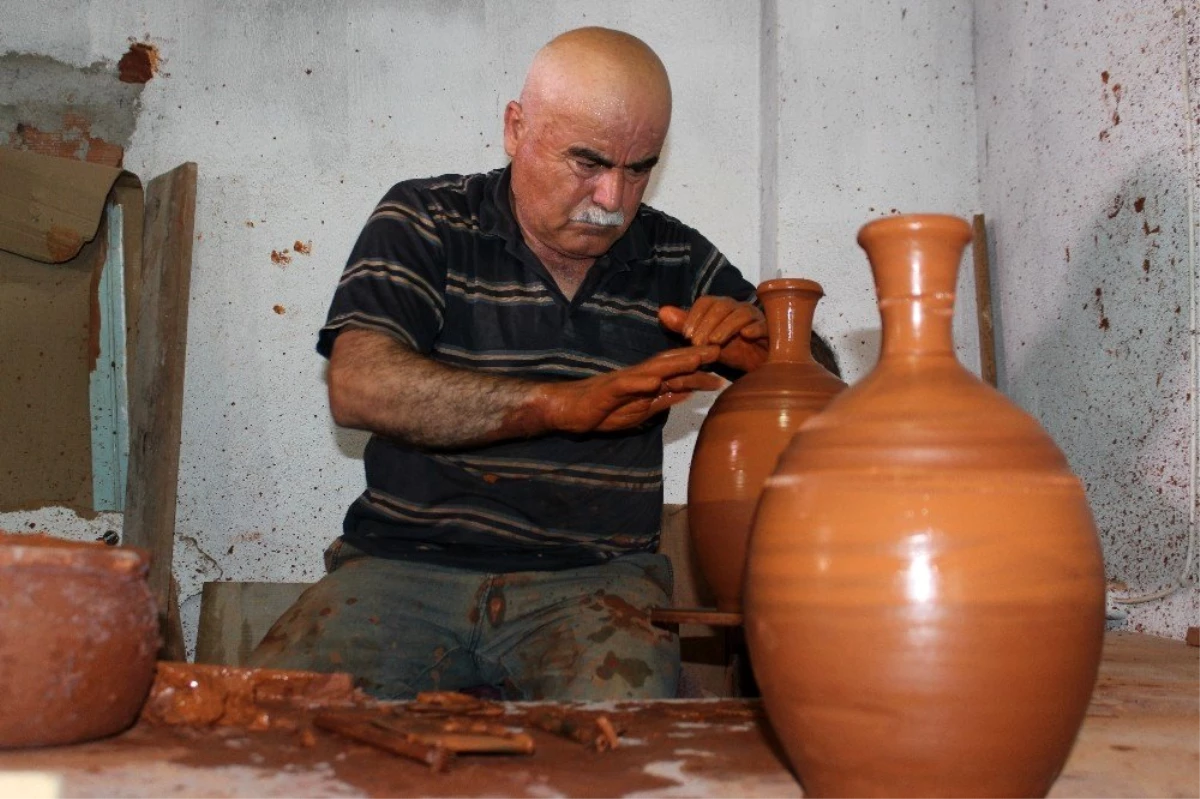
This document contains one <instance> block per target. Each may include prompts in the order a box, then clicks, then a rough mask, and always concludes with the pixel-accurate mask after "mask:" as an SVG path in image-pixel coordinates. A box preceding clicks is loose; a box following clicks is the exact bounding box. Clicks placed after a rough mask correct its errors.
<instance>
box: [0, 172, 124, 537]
mask: <svg viewBox="0 0 1200 799" xmlns="http://www.w3.org/2000/svg"><path fill="white" fill-rule="evenodd" d="M106 201H111V202H114V203H118V204H121V205H123V206H125V207H124V209H123V210H124V219H125V224H124V236H123V239H124V246H125V274H126V281H125V282H126V285H127V286H134V287H136V286H137V285H139V279H140V277H141V274H140V271H141V250H142V243H141V234H142V190H141V183H140V181H139V180H138V178H137V177H136V176H134V175H132V174H130V173H128V172H124V171H122V170H119V169H113V168H110V167H105V166H99V165H96V164H89V163H84V162H78V161H72V160H69V159H62V158H53V157H49V156H41V155H36V154H33V153H27V152H21V151H16V150H3V149H0V342H2V346H0V511H12V510H23V509H30V508H38V507H45V506H61V507H68V508H72V509H74V510H76V511H77V512H79V513H81V514H83V515H92V514H93V513H94V511H93V508H92V470H91V463H92V452H91V418H90V413H91V409H90V405H89V398H88V381H89V375H90V373H91V371H92V370H93V369H96V368H98V366H99V368H106V366H110V365H105V364H99V365H98V364H97V358H96V356H97V355H98V353H99V344H98V342H99V332H100V331H99V302H98V296H97V284H98V280H99V275H100V269H101V267H102V265H103V263H104V258H105V253H106V238H107V236H106V235H105V233H104V231H105V229H106V227H107V226H106V225H103V224H102V222H103V221H104V216H105V214H104V209H105V203H106ZM136 308H137V304H136V297H131V296H127V297H126V309H127V314H126V318H127V320H128V325H129V326H130V327H133V326H136V317H135V313H136ZM129 340H132V336H130V337H129Z"/></svg>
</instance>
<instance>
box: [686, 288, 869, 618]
mask: <svg viewBox="0 0 1200 799" xmlns="http://www.w3.org/2000/svg"><path fill="white" fill-rule="evenodd" d="M822 296H823V292H822V290H821V286H820V284H819V283H816V282H814V281H812V280H802V279H796V278H782V279H779V280H768V281H766V282H764V283H762V284H761V285H759V287H758V297H759V299H760V300H761V301H762V305H763V312H764V313H765V314H766V317H767V330H768V339H769V342H770V344H769V346H770V349H769V350H768V355H767V361H766V363H764V364H763V365H762V366H760V367H759V368H758V369H756V370H754V371H753V372H750V373H748V374H746V375H744V376H743V377H741V378H739V379H738V380H736V381H734V383H733V384H732V385H731V386H729V388H727V389H725V390H724V391H723V392H721V395H720V396H719V397H718V398H717V400H716V402H714V403H713V406H712V408H711V409H710V410H709V412H708V415H707V417H706V418H705V420H704V424H703V425H702V426H701V427H700V434H699V436H698V437H697V439H696V447H695V450H693V453H692V466H691V471H690V472H689V474H688V529H689V533H690V535H691V539H692V547H693V550H694V551H695V553H696V561H697V564H698V565H699V567H700V571H701V573H702V574H703V575H704V577H705V580H706V581H707V582H708V584H709V586H710V587H711V588H712V591H713V595H714V597H715V598H716V602H717V609H718V610H721V611H727V612H732V613H737V612H741V609H742V572H743V570H744V568H745V564H746V541H747V539H748V538H749V536H750V526H751V523H752V521H753V518H754V508H755V506H756V505H757V504H758V498H759V495H760V494H761V493H762V487H763V483H764V482H765V481H766V479H767V477H768V476H769V475H770V474H771V471H772V470H773V469H774V468H775V462H776V461H777V460H778V459H779V454H780V453H781V452H782V451H783V448H784V446H786V445H787V442H788V440H789V439H790V438H791V437H792V434H793V433H794V432H796V430H798V429H799V428H800V425H801V424H803V423H804V422H805V421H806V420H807V419H808V418H809V417H810V416H812V415H813V414H814V413H817V412H818V411H820V410H821V409H822V408H824V407H825V406H826V405H828V404H829V400H830V399H832V398H833V397H834V395H836V394H837V393H838V392H840V391H841V390H842V389H844V388H845V387H846V384H845V383H843V382H842V381H841V380H839V379H837V378H836V377H834V376H833V375H832V374H830V373H829V372H828V371H826V369H825V367H823V366H821V365H820V364H818V363H817V362H816V361H815V360H814V359H813V357H812V352H811V341H810V337H811V335H812V324H813V314H814V313H815V311H816V307H817V302H818V301H819V300H820V299H821V297H822Z"/></svg>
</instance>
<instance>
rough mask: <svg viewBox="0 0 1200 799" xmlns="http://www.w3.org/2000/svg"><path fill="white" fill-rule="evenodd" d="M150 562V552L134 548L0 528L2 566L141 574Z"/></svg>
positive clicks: (3, 567) (128, 574) (0, 559)
mask: <svg viewBox="0 0 1200 799" xmlns="http://www.w3.org/2000/svg"><path fill="white" fill-rule="evenodd" d="M149 564H150V557H149V555H148V554H147V553H146V552H145V551H143V550H140V549H135V548H133V547H112V546H109V545H108V544H102V543H98V542H97V543H93V542H90V541H70V540H67V539H63V538H55V537H54V536H49V535H46V534H44V533H28V534H25V533H6V532H3V531H0V569H5V568H11V567H21V568H25V567H30V566H47V567H55V568H62V569H76V570H92V571H106V572H111V573H113V574H118V575H127V576H134V577H137V576H141V575H142V574H144V573H145V572H146V571H147V570H148V569H149Z"/></svg>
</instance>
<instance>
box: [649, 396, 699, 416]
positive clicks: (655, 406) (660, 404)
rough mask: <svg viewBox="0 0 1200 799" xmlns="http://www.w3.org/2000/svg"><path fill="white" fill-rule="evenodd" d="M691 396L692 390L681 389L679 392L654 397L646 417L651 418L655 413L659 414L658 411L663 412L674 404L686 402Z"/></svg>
mask: <svg viewBox="0 0 1200 799" xmlns="http://www.w3.org/2000/svg"><path fill="white" fill-rule="evenodd" d="M691 396H692V392H690V391H681V392H678V393H670V394H660V395H659V396H657V397H655V398H654V401H653V402H651V403H650V411H649V413H647V414H646V418H647V419H649V418H650V417H651V416H654V415H655V414H658V413H662V412H663V411H665V410H666V409H667V408H670V407H671V406H673V405H678V404H679V403H681V402H685V401H686V400H687V399H688V398H689V397H691Z"/></svg>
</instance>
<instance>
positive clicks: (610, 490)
mask: <svg viewBox="0 0 1200 799" xmlns="http://www.w3.org/2000/svg"><path fill="white" fill-rule="evenodd" d="M508 185H509V172H508V170H507V169H502V170H496V171H493V172H489V173H487V174H478V175H466V176H462V175H445V176H442V177H439V178H432V179H426V180H410V181H405V182H403V183H399V184H397V185H396V186H394V187H392V189H391V190H390V191H389V192H388V193H387V194H386V195H385V196H384V198H383V200H381V201H380V203H379V204H378V206H377V207H376V208H375V211H374V213H373V214H372V215H371V217H370V219H369V220H368V221H367V223H366V225H365V227H364V228H363V230H362V233H361V234H360V235H359V238H358V241H357V243H356V244H355V246H354V249H353V251H352V252H351V255H350V258H349V261H348V263H347V265H346V268H345V271H344V272H343V274H342V278H341V281H340V283H339V284H338V287H337V290H336V291H335V293H334V297H333V302H332V304H331V306H330V309H329V316H328V319H327V321H326V324H325V326H324V327H323V328H321V331H320V337H319V342H318V344H317V350H318V352H320V353H321V354H322V355H324V356H325V357H328V356H329V353H330V351H331V350H332V348H333V340H334V338H335V337H336V336H337V334H338V332H339V331H341V330H342V329H344V328H347V327H356V328H366V329H370V330H377V331H381V332H384V333H387V334H388V335H391V336H394V337H395V338H397V339H398V340H400V341H403V342H405V343H406V344H408V345H409V346H411V347H413V348H414V349H415V350H416V351H418V352H420V353H423V354H426V355H428V356H429V357H431V358H434V359H435V360H438V361H441V362H443V363H446V364H450V365H453V366H458V367H462V368H467V369H476V370H479V371H482V372H490V373H495V374H503V375H508V376H512V377H522V378H528V379H535V380H571V379H579V378H585V377H590V376H592V375H595V374H599V373H601V372H607V371H610V370H613V369H618V368H621V367H623V366H628V365H631V364H635V363H639V362H640V361H643V360H645V359H646V358H648V357H650V356H651V355H653V354H655V353H658V352H661V351H662V350H665V349H668V348H671V347H677V346H681V345H682V344H684V343H685V342H684V341H683V340H682V339H681V338H680V337H679V336H676V335H675V334H673V333H670V332H669V331H666V330H665V329H664V328H662V327H661V326H660V325H659V322H658V317H657V314H658V309H659V306H661V305H678V306H681V307H684V308H687V307H690V306H691V305H692V303H693V302H694V301H695V299H696V298H697V297H698V296H700V295H702V294H710V293H711V294H721V295H726V296H732V297H735V298H737V299H740V300H751V299H753V297H754V287H753V286H752V285H751V284H750V283H748V282H747V281H746V280H744V279H743V278H742V276H741V274H740V273H739V272H738V271H737V269H735V268H734V267H733V266H732V265H730V264H729V262H728V261H727V260H726V259H725V257H724V256H723V255H721V253H720V252H718V251H717V249H716V248H715V247H713V245H712V244H711V243H709V242H708V241H707V240H706V239H705V238H704V237H703V236H701V235H700V234H699V233H698V232H696V231H695V230H693V229H692V228H690V227H688V226H686V225H684V224H682V223H681V222H679V221H678V220H675V219H673V218H671V217H670V216H668V215H666V214H664V213H661V212H659V211H656V210H654V209H652V208H649V207H647V206H645V205H643V206H641V208H640V209H639V210H638V212H637V216H636V218H635V219H634V221H633V223H632V224H631V225H630V227H629V229H628V230H627V231H626V232H625V234H624V235H623V236H622V237H621V238H620V239H619V240H618V241H617V242H616V243H615V244H614V245H613V246H612V248H611V249H610V250H609V252H608V253H607V254H606V255H604V256H602V257H601V258H599V259H598V260H597V261H596V263H595V265H594V266H593V267H592V268H591V270H590V271H589V273H588V275H587V279H586V280H585V282H584V283H583V285H582V286H580V288H579V291H578V292H577V293H576V295H575V297H574V298H573V299H571V300H568V299H567V298H566V297H565V295H563V294H562V292H561V291H560V290H559V289H558V287H557V285H556V284H555V282H554V279H553V278H552V277H551V276H550V274H549V272H547V271H546V269H545V267H543V266H542V264H541V263H540V262H539V261H538V260H537V258H536V257H535V256H534V255H533V253H532V252H531V251H530V250H529V249H528V247H527V246H526V245H525V243H524V241H523V239H522V237H521V233H520V231H519V229H518V227H517V224H516V221H515V219H514V217H513V213H512V209H511V206H510V203H509V195H508ZM665 421H666V413H663V414H660V415H659V417H657V418H655V419H654V420H653V421H652V423H650V424H647V425H644V426H642V427H640V428H638V429H636V430H627V431H621V432H618V433H607V434H588V435H570V434H561V435H546V436H542V437H539V438H534V439H527V440H512V441H504V442H501V443H497V444H493V445H489V446H485V447H480V448H478V449H473V450H469V451H460V452H453V453H446V452H426V451H421V450H418V449H414V448H412V447H409V446H406V445H404V444H401V443H398V442H396V441H393V440H389V439H385V438H383V437H380V436H372V437H371V440H370V442H369V443H368V445H367V449H366V454H365V466H366V476H367V490H366V491H365V492H363V494H362V495H361V496H360V497H359V498H358V499H357V500H355V502H354V503H353V504H352V505H351V507H350V509H349V511H348V512H347V514H346V519H345V523H344V529H343V536H344V538H345V539H346V541H347V542H348V543H350V544H352V545H353V546H355V547H358V548H359V549H362V550H364V551H366V552H368V553H370V554H372V555H377V556H380V557H392V558H405V559H410V560H422V561H427V562H433V563H439V564H442V565H448V566H459V567H464V568H472V569H478V570H481V571H489V572H501V571H519V570H527V569H561V568H571V567H575V566H583V565H589V564H595V563H601V562H604V561H605V560H608V559H610V558H613V557H615V556H618V555H621V554H625V553H630V552H642V551H653V550H654V549H655V548H656V547H657V544H658V528H659V519H660V516H661V512H662V446H663V443H662V427H663V424H664V423H665Z"/></svg>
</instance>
